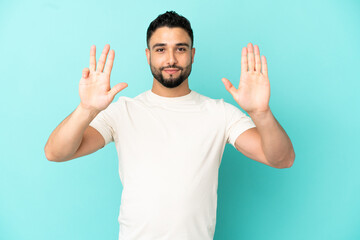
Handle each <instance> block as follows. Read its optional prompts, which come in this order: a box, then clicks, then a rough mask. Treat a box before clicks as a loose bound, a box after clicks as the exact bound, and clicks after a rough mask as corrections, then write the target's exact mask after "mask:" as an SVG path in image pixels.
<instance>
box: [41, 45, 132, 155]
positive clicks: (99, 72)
mask: <svg viewBox="0 0 360 240" xmlns="http://www.w3.org/2000/svg"><path fill="white" fill-rule="evenodd" d="M109 49H110V46H109V45H106V46H105V47H104V50H103V52H102V54H101V56H100V59H99V62H98V66H97V69H95V68H96V59H95V55H96V49H95V46H92V47H91V50H90V65H89V68H85V69H84V70H83V75H82V78H81V79H80V84H79V94H80V100H81V101H80V104H79V106H78V107H77V108H76V109H75V111H74V112H72V113H71V114H70V115H69V116H68V117H67V118H66V119H65V120H64V121H62V122H61V123H60V124H59V126H57V127H56V128H55V130H54V131H53V132H52V133H51V135H50V137H49V139H48V141H47V143H46V145H45V148H44V151H45V155H46V158H47V159H48V160H50V161H55V162H63V161H67V160H70V159H74V158H77V157H81V156H84V155H87V154H90V153H92V152H95V151H97V150H98V149H100V148H102V147H103V146H104V144H105V140H104V138H103V137H102V136H101V134H100V133H99V132H98V131H97V130H95V129H94V128H92V127H90V126H89V124H90V122H91V121H92V120H93V119H94V118H95V117H96V116H97V114H99V113H100V112H101V111H102V110H104V109H106V108H107V107H108V106H109V105H110V103H111V102H112V100H113V99H114V97H115V95H116V94H117V93H118V92H120V91H121V90H123V89H124V88H126V87H127V84H126V83H119V84H117V85H115V86H114V87H113V88H110V73H111V69H112V65H113V61H114V57H115V52H114V51H113V50H112V51H110V54H109V58H108V61H107V63H106V66H105V61H106V57H107V54H108V53H109ZM104 66H105V69H104Z"/></svg>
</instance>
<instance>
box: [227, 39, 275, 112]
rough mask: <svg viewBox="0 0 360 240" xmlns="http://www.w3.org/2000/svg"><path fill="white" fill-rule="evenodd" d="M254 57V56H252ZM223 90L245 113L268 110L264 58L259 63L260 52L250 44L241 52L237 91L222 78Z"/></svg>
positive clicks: (267, 89)
mask: <svg viewBox="0 0 360 240" xmlns="http://www.w3.org/2000/svg"><path fill="white" fill-rule="evenodd" d="M254 55H255V56H254ZM222 80H223V83H224V85H225V88H226V90H227V91H228V92H230V94H231V95H232V96H233V98H234V100H235V101H236V102H237V103H238V104H239V106H240V107H241V108H242V109H244V110H245V111H246V112H248V113H249V114H250V113H258V112H264V111H267V110H269V101H270V82H269V78H268V72H267V63H266V58H265V56H262V58H261V61H260V50H259V47H258V46H257V45H255V50H254V49H253V46H252V44H251V43H249V44H248V46H247V48H246V47H244V48H243V49H242V52H241V76H240V83H239V87H238V89H236V88H235V87H234V86H233V85H232V83H231V82H230V81H229V80H228V79H226V78H223V79H222Z"/></svg>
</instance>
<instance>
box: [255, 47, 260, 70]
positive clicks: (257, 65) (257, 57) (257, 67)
mask: <svg viewBox="0 0 360 240" xmlns="http://www.w3.org/2000/svg"><path fill="white" fill-rule="evenodd" d="M254 52H255V71H256V72H258V73H260V71H261V62H260V49H259V46H258V45H255V46H254Z"/></svg>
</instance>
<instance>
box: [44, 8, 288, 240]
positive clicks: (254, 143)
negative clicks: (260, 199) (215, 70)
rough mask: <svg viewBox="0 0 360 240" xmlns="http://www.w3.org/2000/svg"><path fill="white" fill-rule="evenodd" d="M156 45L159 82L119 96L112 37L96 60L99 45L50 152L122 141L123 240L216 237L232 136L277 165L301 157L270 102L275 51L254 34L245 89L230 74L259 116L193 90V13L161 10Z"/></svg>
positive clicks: (78, 152)
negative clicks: (264, 51) (268, 55)
mask: <svg viewBox="0 0 360 240" xmlns="http://www.w3.org/2000/svg"><path fill="white" fill-rule="evenodd" d="M147 46H148V48H147V49H146V57H147V60H148V63H149V65H150V68H151V72H152V74H153V76H154V79H153V86H152V89H151V90H148V91H146V92H144V93H142V94H140V95H138V96H137V97H135V98H128V97H124V96H121V97H120V98H119V100H118V101H116V102H114V103H111V102H112V100H113V99H114V96H115V95H116V94H117V93H118V92H120V91H121V90H123V89H124V88H126V87H127V84H126V83H119V84H117V85H115V86H114V87H113V88H112V89H110V73H111V69H112V66H113V61H114V56H115V53H114V51H113V50H111V51H110V52H109V48H110V46H109V45H106V46H105V48H104V50H103V52H102V54H101V57H100V59H99V61H98V63H97V66H96V59H95V46H92V47H91V50H90V66H89V68H85V69H84V70H83V76H82V78H81V80H80V84H79V93H80V99H81V101H80V104H79V106H78V107H77V108H76V109H75V111H74V112H73V113H71V114H70V115H69V116H68V117H67V118H66V119H65V120H64V121H63V122H62V123H60V125H59V126H58V127H57V128H56V129H55V130H54V131H53V133H52V134H51V136H50V137H49V140H48V142H47V143H46V146H45V154H46V157H47V158H48V160H50V161H56V162H63V161H68V160H70V159H74V158H78V157H81V156H84V155H87V154H90V153H92V152H95V151H97V150H98V149H100V148H102V147H104V146H105V145H106V144H108V143H109V142H111V141H114V142H115V145H116V149H117V152H118V157H119V174H120V179H121V181H122V184H123V193H122V197H121V206H120V213H119V219H118V220H119V223H120V231H119V239H120V240H133V239H146V240H153V239H154V240H155V239H169V240H170V239H171V240H176V239H189V240H194V239H196V240H210V239H213V236H214V231H215V223H216V207H217V186H218V169H219V167H220V162H221V158H222V154H223V151H224V148H225V144H226V143H230V144H232V145H233V146H234V147H235V148H236V149H237V150H238V151H240V152H242V153H243V154H244V155H246V156H247V157H249V158H251V159H254V160H256V161H259V162H261V163H264V164H267V165H269V166H272V167H275V168H288V167H291V166H292V164H293V162H294V159H295V154H294V150H293V147H292V144H291V141H290V139H289V137H288V136H287V134H286V133H285V131H284V130H283V129H282V127H281V126H280V125H279V123H278V122H277V121H276V119H275V118H274V116H273V115H272V113H271V111H270V108H269V99H270V84H269V79H268V75H267V64H266V59H265V57H264V56H263V57H262V58H261V59H260V53H259V48H258V46H256V45H255V47H254V48H253V46H252V44H251V43H249V44H248V46H247V48H246V47H244V48H243V50H242V57H241V78H240V85H239V88H238V89H236V88H235V87H234V86H233V85H232V84H231V83H230V81H229V80H227V79H225V78H224V79H223V82H224V85H225V88H226V89H227V90H228V91H229V92H230V93H231V95H232V96H233V97H234V99H235V101H236V102H237V103H238V104H239V106H240V107H241V108H242V109H244V110H245V111H246V112H247V113H248V114H249V115H250V117H251V118H250V117H247V116H246V115H245V114H244V113H243V112H241V111H240V110H239V109H238V108H237V107H235V106H233V105H231V104H229V103H226V102H224V101H223V100H222V99H211V98H208V97H206V96H203V95H201V94H199V93H197V92H195V91H192V90H190V89H189V84H188V76H189V75H190V72H191V66H192V63H193V62H194V56H195V48H193V32H192V29H191V26H190V23H189V21H188V20H187V19H186V18H184V17H182V16H180V15H178V14H176V13H175V12H166V13H164V14H162V15H159V16H158V17H157V18H156V19H155V20H154V21H153V22H152V23H151V24H150V26H149V28H148V31H147ZM107 56H108V59H107V63H106V66H105V61H106V58H107ZM261 67H262V68H261Z"/></svg>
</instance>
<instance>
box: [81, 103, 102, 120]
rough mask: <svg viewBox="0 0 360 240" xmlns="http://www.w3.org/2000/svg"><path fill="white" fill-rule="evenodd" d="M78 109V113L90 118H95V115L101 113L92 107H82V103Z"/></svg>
mask: <svg viewBox="0 0 360 240" xmlns="http://www.w3.org/2000/svg"><path fill="white" fill-rule="evenodd" d="M77 108H78V109H79V111H80V112H81V113H82V114H84V115H87V116H89V117H91V118H95V116H96V115H98V114H99V113H100V112H101V111H100V110H98V109H95V108H92V107H88V106H86V105H84V104H83V103H82V102H80V104H79V106H78V107H77Z"/></svg>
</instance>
